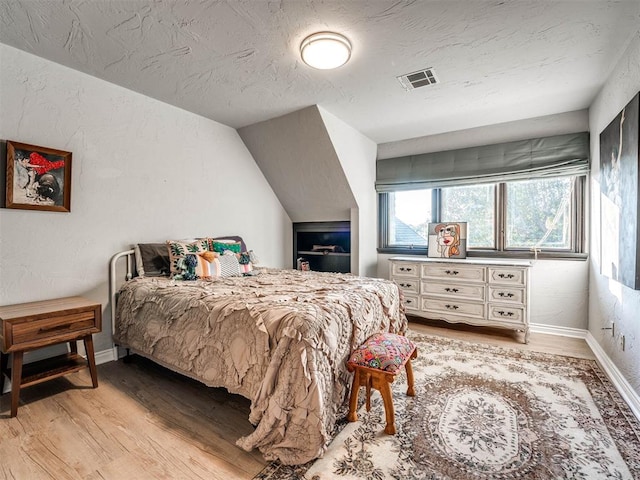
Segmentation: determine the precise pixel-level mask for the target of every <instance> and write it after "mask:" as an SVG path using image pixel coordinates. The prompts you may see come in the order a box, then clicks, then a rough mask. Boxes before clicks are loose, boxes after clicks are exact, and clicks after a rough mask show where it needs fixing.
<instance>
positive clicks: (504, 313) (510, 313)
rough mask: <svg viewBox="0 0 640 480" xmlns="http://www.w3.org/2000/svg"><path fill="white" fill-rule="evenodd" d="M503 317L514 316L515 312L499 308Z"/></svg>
mask: <svg viewBox="0 0 640 480" xmlns="http://www.w3.org/2000/svg"><path fill="white" fill-rule="evenodd" d="M498 313H499V314H500V316H501V317H513V312H505V311H504V310H498Z"/></svg>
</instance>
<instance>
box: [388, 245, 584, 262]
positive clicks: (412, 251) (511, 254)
mask: <svg viewBox="0 0 640 480" xmlns="http://www.w3.org/2000/svg"><path fill="white" fill-rule="evenodd" d="M378 253H382V254H391V255H416V256H418V255H419V256H423V257H426V256H427V249H426V248H425V247H416V248H408V247H385V248H378ZM475 257H480V258H521V259H526V260H534V259H535V258H536V257H535V255H534V254H533V252H530V251H528V250H527V251H502V252H498V251H496V250H473V251H468V252H467V258H475ZM537 258H538V260H572V261H586V260H587V259H588V258H589V254H588V253H572V252H538V256H537Z"/></svg>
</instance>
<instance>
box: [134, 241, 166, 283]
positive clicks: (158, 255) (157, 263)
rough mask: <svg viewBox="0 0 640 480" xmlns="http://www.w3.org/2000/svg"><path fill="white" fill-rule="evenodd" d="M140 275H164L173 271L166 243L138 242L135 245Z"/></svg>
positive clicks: (137, 267)
mask: <svg viewBox="0 0 640 480" xmlns="http://www.w3.org/2000/svg"><path fill="white" fill-rule="evenodd" d="M134 252H135V258H136V272H137V273H138V276H139V277H145V276H146V277H162V276H167V275H169V273H170V271H171V267H170V264H171V262H170V260H169V253H168V252H167V244H166V243H138V244H136V245H135V247H134Z"/></svg>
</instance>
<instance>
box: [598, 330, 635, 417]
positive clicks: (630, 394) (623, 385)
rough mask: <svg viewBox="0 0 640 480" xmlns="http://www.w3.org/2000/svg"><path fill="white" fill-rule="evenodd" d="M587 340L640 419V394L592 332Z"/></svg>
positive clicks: (614, 383) (599, 361)
mask: <svg viewBox="0 0 640 480" xmlns="http://www.w3.org/2000/svg"><path fill="white" fill-rule="evenodd" d="M586 341H587V345H589V347H591V350H592V351H593V354H594V355H595V356H596V359H597V360H598V363H600V366H601V367H602V369H603V370H604V371H605V373H606V374H607V376H608V377H609V379H610V380H611V382H612V383H613V385H614V386H615V387H616V390H618V393H620V395H621V396H622V398H623V399H624V401H625V402H627V405H629V408H630V409H631V411H632V412H633V414H634V415H635V416H636V418H637V419H638V420H639V421H640V395H638V394H637V393H636V392H635V390H634V389H633V388H632V387H631V385H630V384H629V382H628V381H627V379H626V378H624V376H623V375H622V373H621V372H620V370H618V367H616V365H615V364H614V363H613V362H612V361H611V358H609V355H607V352H605V351H604V350H603V349H602V347H601V346H600V344H599V343H598V342H597V341H596V339H595V337H594V336H593V335H592V334H591V332H587V337H586Z"/></svg>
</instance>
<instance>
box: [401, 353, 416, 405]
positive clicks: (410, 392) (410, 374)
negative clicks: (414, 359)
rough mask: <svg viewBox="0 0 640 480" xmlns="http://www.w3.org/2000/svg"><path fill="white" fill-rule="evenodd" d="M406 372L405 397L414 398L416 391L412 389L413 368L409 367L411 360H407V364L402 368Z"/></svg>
mask: <svg viewBox="0 0 640 480" xmlns="http://www.w3.org/2000/svg"><path fill="white" fill-rule="evenodd" d="M404 368H405V370H406V371H407V395H409V396H410V397H415V396H416V391H415V389H414V388H413V367H412V366H411V360H410V359H409V360H407V363H406V364H405V366H404Z"/></svg>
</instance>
